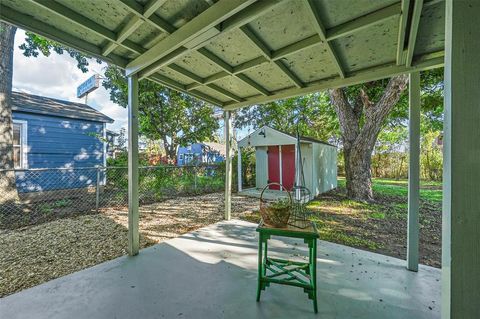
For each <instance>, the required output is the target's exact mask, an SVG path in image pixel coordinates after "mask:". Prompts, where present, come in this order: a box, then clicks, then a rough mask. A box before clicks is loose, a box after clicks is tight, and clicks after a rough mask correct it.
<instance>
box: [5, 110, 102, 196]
mask: <svg viewBox="0 0 480 319" xmlns="http://www.w3.org/2000/svg"><path fill="white" fill-rule="evenodd" d="M13 119H14V120H23V121H27V143H28V144H27V150H28V155H27V162H28V168H29V169H38V168H86V167H95V166H102V165H103V163H104V145H103V144H104V143H103V142H102V141H101V140H99V139H98V138H97V137H96V136H95V135H94V134H98V135H99V136H103V130H104V123H102V122H96V121H91V120H80V119H71V118H65V117H56V116H48V115H39V114H30V113H23V112H15V111H14V112H13ZM91 184H96V170H95V169H91V170H82V171H79V170H75V171H58V170H54V171H48V170H47V171H39V172H36V173H35V174H33V173H31V172H22V171H21V170H20V171H19V172H17V189H18V190H19V192H31V191H45V190H54V189H64V188H80V187H87V186H89V185H91Z"/></svg>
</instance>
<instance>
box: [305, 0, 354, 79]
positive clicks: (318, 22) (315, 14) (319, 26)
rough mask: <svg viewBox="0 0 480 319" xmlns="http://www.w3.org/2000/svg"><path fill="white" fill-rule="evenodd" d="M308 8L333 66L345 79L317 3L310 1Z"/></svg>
mask: <svg viewBox="0 0 480 319" xmlns="http://www.w3.org/2000/svg"><path fill="white" fill-rule="evenodd" d="M307 8H308V10H307V12H308V13H309V15H310V19H311V20H312V23H313V26H314V28H315V30H316V31H317V33H318V35H319V36H320V39H321V40H322V41H323V42H324V43H325V46H326V47H327V52H328V54H329V55H330V58H331V60H332V61H333V64H334V65H335V67H336V69H337V72H338V74H339V75H340V77H342V78H344V77H345V72H344V71H343V67H342V64H341V62H340V59H339V58H338V56H337V54H336V53H335V50H334V49H333V46H332V44H331V43H329V42H328V41H327V33H326V31H325V27H324V26H323V23H322V21H321V19H320V15H319V14H318V10H317V8H316V6H315V2H314V1H313V0H308V1H307Z"/></svg>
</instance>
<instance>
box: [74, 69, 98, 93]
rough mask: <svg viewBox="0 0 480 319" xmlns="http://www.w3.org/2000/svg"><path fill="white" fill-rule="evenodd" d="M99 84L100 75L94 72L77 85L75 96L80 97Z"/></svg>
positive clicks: (96, 87)
mask: <svg viewBox="0 0 480 319" xmlns="http://www.w3.org/2000/svg"><path fill="white" fill-rule="evenodd" d="M99 86H100V75H98V74H95V75H92V76H91V77H89V78H88V79H87V80H86V81H85V82H83V83H82V84H80V85H79V86H78V87H77V98H82V97H84V96H85V95H87V94H88V93H90V92H92V91H95V90H96V89H98V87H99Z"/></svg>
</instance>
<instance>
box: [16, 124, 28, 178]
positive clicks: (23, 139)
mask: <svg viewBox="0 0 480 319" xmlns="http://www.w3.org/2000/svg"><path fill="white" fill-rule="evenodd" d="M13 124H19V125H21V127H22V129H21V131H20V150H21V151H20V156H21V159H20V162H21V169H27V168H28V122H27V121H25V120H13Z"/></svg>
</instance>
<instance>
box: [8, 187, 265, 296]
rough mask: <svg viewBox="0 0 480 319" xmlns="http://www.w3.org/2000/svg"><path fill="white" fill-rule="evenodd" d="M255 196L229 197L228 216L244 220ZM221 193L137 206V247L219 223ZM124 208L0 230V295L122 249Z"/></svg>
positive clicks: (113, 255)
mask: <svg viewBox="0 0 480 319" xmlns="http://www.w3.org/2000/svg"><path fill="white" fill-rule="evenodd" d="M257 207H258V199H252V198H246V197H241V196H233V198H232V215H233V217H235V218H243V217H244V216H247V217H245V218H246V219H248V216H250V214H251V211H252V210H253V209H257ZM223 217H224V205H223V193H214V194H208V195H202V196H194V197H179V198H177V199H172V200H166V201H164V202H162V203H157V204H151V205H144V206H141V208H140V245H141V247H142V248H144V247H147V246H150V245H153V244H155V243H158V242H161V241H163V240H166V239H170V238H173V237H177V236H179V235H181V234H184V233H187V232H189V231H192V230H195V229H197V228H200V227H203V226H207V225H209V224H212V223H215V222H218V221H220V220H222V219H223ZM127 218H128V213H127V210H126V208H125V207H118V208H117V209H104V210H102V211H101V212H100V213H99V214H93V215H83V216H76V217H69V218H62V219H58V220H55V221H51V222H45V223H42V224H40V225H36V226H28V227H24V228H19V229H15V230H0V247H2V249H0V297H4V296H7V295H9V294H12V293H14V292H17V291H20V290H23V289H26V288H29V287H33V286H36V285H38V284H41V283H43V282H46V281H49V280H52V279H55V278H58V277H61V276H64V275H67V274H70V273H73V272H76V271H79V270H81V269H84V268H88V267H91V266H94V265H97V264H99V263H102V262H105V261H108V260H111V259H114V258H116V257H119V256H122V255H125V254H126V253H127V245H128V243H127V232H128V231H127V228H126V226H127Z"/></svg>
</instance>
